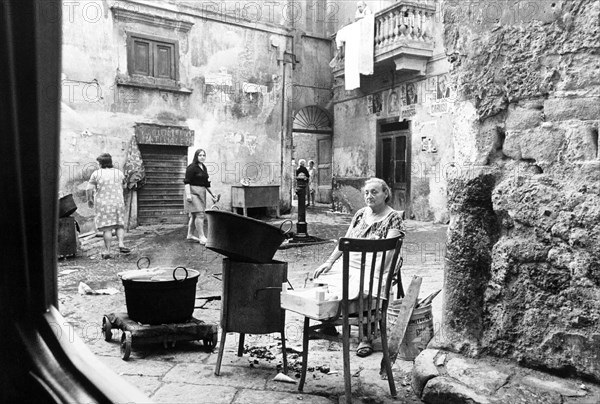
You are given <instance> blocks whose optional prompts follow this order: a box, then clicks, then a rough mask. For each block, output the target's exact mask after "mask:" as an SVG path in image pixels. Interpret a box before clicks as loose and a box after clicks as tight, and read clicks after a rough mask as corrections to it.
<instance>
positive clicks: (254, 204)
mask: <svg viewBox="0 0 600 404" xmlns="http://www.w3.org/2000/svg"><path fill="white" fill-rule="evenodd" d="M270 206H274V207H275V209H276V210H277V217H279V185H253V186H247V187H245V186H243V185H232V186H231V211H232V212H235V209H236V208H242V209H243V210H244V216H248V208H262V207H270Z"/></svg>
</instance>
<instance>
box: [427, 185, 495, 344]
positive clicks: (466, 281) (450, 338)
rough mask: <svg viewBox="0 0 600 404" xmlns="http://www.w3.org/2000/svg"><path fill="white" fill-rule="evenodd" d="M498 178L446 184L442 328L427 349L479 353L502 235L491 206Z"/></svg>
mask: <svg viewBox="0 0 600 404" xmlns="http://www.w3.org/2000/svg"><path fill="white" fill-rule="evenodd" d="M494 183H495V180H494V177H493V176H492V175H490V174H486V175H479V176H477V177H475V178H474V179H470V180H465V179H455V180H451V181H450V182H449V183H448V202H449V208H450V215H451V218H450V225H449V227H448V239H447V251H446V261H445V269H444V301H443V307H442V328H441V330H440V331H439V332H438V333H437V335H436V336H435V337H434V338H433V340H432V342H431V343H430V344H429V347H432V348H433V347H435V348H445V349H448V350H451V351H455V352H461V353H464V354H467V355H477V353H478V351H479V339H480V337H481V333H482V313H483V302H484V292H485V290H486V287H487V282H488V280H489V278H490V270H491V264H492V247H493V245H494V243H495V242H496V240H497V239H498V237H499V232H500V228H499V225H498V219H497V217H496V215H495V214H494V211H493V209H492V199H491V195H492V190H493V188H494Z"/></svg>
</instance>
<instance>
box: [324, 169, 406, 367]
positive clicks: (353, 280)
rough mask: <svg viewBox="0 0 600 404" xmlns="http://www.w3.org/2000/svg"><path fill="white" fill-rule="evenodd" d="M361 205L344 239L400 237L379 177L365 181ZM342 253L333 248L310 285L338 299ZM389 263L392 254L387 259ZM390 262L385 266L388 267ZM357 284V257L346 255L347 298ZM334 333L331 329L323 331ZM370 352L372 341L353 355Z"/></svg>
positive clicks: (401, 232)
mask: <svg viewBox="0 0 600 404" xmlns="http://www.w3.org/2000/svg"><path fill="white" fill-rule="evenodd" d="M363 191H364V194H363V195H364V198H365V204H366V205H367V206H366V207H364V208H361V209H360V210H359V211H358V212H356V214H355V215H354V217H353V218H352V221H351V222H350V226H349V228H348V231H347V232H346V235H345V236H344V237H350V238H364V239H382V238H393V237H397V236H399V235H404V223H403V220H402V215H401V213H400V212H398V211H396V210H394V209H392V208H391V207H390V206H388V205H387V202H388V201H389V200H390V194H391V191H390V187H389V186H388V185H387V184H386V182H385V181H383V180H382V179H379V178H371V179H368V180H367V181H366V182H365V186H364V188H363ZM341 256H342V252H341V251H339V250H338V248H337V247H336V248H335V249H334V250H333V252H332V253H331V255H330V256H329V258H328V259H327V260H326V261H325V263H324V264H322V265H321V266H319V267H318V268H317V269H316V270H315V272H314V274H313V278H314V282H315V283H316V284H318V285H327V286H328V288H329V291H330V292H332V293H334V294H337V295H338V296H341V290H342V260H341V259H340V257H341ZM386 258H387V259H389V260H390V261H391V258H392V254H389V255H388V256H387V257H386ZM390 263H391V262H388V263H386V265H388V266H389V265H390ZM359 285H360V254H352V255H351V256H350V281H349V287H350V289H349V295H348V298H349V299H355V298H357V297H358V292H359V290H358V289H359V287H360V286H359ZM325 331H326V332H329V333H332V334H334V335H335V334H337V330H336V329H335V327H332V329H329V330H325ZM372 352H373V347H372V341H362V342H361V343H360V345H359V346H358V349H357V351H356V354H357V355H358V356H361V357H365V356H368V355H370V354H371V353H372Z"/></svg>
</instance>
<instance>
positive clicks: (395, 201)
mask: <svg viewBox="0 0 600 404" xmlns="http://www.w3.org/2000/svg"><path fill="white" fill-rule="evenodd" d="M382 127H383V125H382ZM393 128H394V129H396V128H395V127H393ZM384 129H385V128H384ZM409 140H410V131H408V130H390V131H381V130H380V132H379V136H378V139H377V151H376V153H377V166H376V175H377V176H378V177H379V178H381V179H383V180H385V182H387V184H388V185H389V186H390V188H391V190H392V199H391V201H390V206H392V207H393V208H394V209H396V210H404V211H406V212H407V214H410V213H409V210H410V171H409V169H410V142H409Z"/></svg>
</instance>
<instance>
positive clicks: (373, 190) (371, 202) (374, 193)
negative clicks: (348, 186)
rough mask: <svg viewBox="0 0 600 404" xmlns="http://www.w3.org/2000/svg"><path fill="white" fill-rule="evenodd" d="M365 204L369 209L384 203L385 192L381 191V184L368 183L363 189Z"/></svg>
mask: <svg viewBox="0 0 600 404" xmlns="http://www.w3.org/2000/svg"><path fill="white" fill-rule="evenodd" d="M364 197H365V204H366V205H367V206H368V207H370V208H371V209H373V208H375V209H377V208H380V207H382V206H384V205H385V198H387V193H386V192H384V191H383V188H382V187H381V184H377V183H368V184H367V185H365V189H364Z"/></svg>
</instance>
